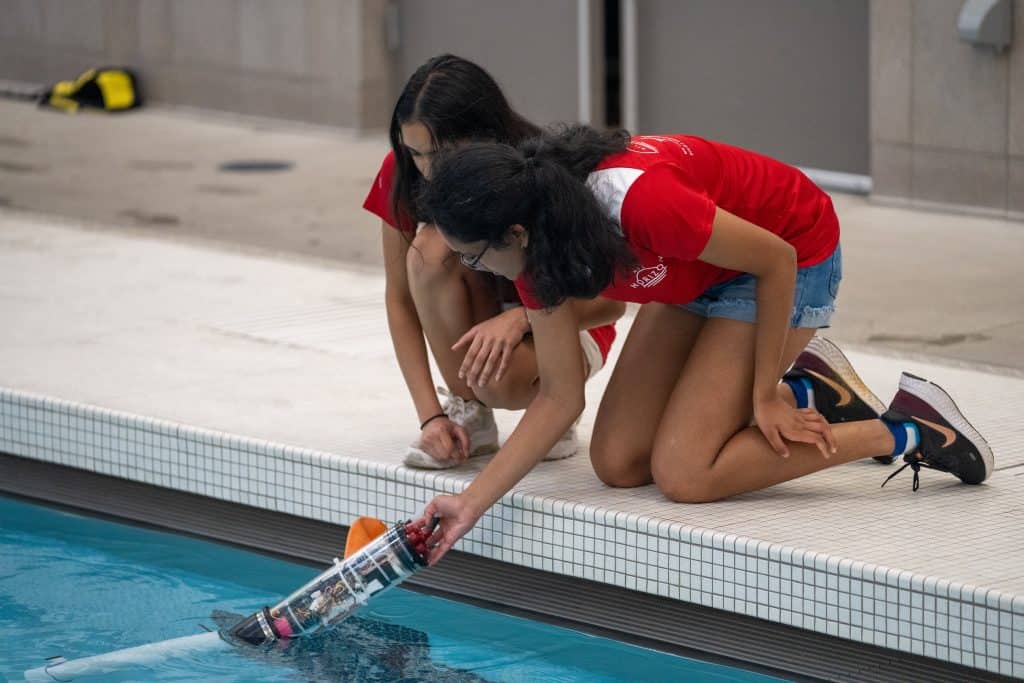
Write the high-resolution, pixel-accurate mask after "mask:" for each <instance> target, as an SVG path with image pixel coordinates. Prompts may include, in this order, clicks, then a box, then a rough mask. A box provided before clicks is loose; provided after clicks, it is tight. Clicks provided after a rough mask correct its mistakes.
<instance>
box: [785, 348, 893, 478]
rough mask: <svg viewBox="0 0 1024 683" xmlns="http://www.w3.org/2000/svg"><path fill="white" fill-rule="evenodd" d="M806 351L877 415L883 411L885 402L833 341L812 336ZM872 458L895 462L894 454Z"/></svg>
mask: <svg viewBox="0 0 1024 683" xmlns="http://www.w3.org/2000/svg"><path fill="white" fill-rule="evenodd" d="M808 352H810V353H811V354H812V355H815V356H817V357H818V358H820V359H821V360H822V361H824V362H825V364H826V365H828V366H829V367H830V368H832V369H833V370H835V371H836V374H837V375H839V377H840V378H841V379H842V380H843V381H844V382H846V384H847V386H849V387H850V389H851V390H852V391H853V393H854V395H856V396H857V398H858V399H860V400H861V401H863V402H864V403H866V404H867V405H868V407H869V408H871V410H873V411H875V414H876V415H877V416H878V417H881V416H882V414H883V413H885V404H884V403H882V401H881V399H879V398H878V397H877V396H875V392H873V391H871V389H868V385H866V384H864V380H862V379H861V378H860V375H858V374H857V371H856V370H854V369H853V364H852V363H850V359H849V358H847V357H846V354H845V353H843V352H842V351H841V350H840V349H839V347H838V346H836V345H835V344H834V343H833V342H831V341H830V340H828V339H826V338H825V337H812V338H811V341H810V342H809V343H808V344H807V348H806V349H804V353H808ZM874 460H875V461H876V462H880V463H882V464H883V465H891V464H892V463H894V462H896V456H894V455H877V456H875V457H874Z"/></svg>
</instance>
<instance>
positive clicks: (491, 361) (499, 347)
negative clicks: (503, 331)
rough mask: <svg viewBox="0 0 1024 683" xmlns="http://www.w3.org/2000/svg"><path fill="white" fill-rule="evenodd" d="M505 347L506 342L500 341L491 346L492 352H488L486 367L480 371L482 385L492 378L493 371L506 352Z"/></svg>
mask: <svg viewBox="0 0 1024 683" xmlns="http://www.w3.org/2000/svg"><path fill="white" fill-rule="evenodd" d="M504 349H505V342H500V341H499V342H497V343H495V345H494V346H492V347H491V349H490V353H488V354H487V361H486V362H485V363H484V368H483V370H481V371H480V386H484V385H485V384H487V382H488V381H489V380H490V378H491V373H492V372H494V368H495V366H497V365H498V364H499V363H501V357H502V354H503V353H504ZM495 379H497V378H495Z"/></svg>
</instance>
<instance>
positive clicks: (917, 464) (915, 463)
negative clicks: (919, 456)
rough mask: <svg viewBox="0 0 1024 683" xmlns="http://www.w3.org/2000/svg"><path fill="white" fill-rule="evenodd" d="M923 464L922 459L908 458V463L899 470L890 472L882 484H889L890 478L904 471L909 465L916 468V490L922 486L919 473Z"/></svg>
mask: <svg viewBox="0 0 1024 683" xmlns="http://www.w3.org/2000/svg"><path fill="white" fill-rule="evenodd" d="M921 465H922V461H920V460H908V461H907V462H906V464H905V465H903V467H901V468H899V469H898V470H896V471H895V472H893V473H892V474H890V475H889V476H888V477H886V478H885V481H883V482H882V486H885V485H886V484H888V483H889V480H890V479H892V478H893V477H895V476H896V475H897V474H899V473H900V472H902V471H903V470H905V469H907V468H908V467H909V468H911V469H913V470H914V490H915V491H916V490H917V489H918V488H920V486H921V478H920V476H919V475H918V473H919V472H920V471H921ZM880 488H881V487H880Z"/></svg>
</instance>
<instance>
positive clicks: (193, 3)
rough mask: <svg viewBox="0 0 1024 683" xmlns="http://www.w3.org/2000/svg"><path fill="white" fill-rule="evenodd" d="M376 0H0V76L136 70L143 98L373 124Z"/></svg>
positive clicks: (379, 2)
mask: <svg viewBox="0 0 1024 683" xmlns="http://www.w3.org/2000/svg"><path fill="white" fill-rule="evenodd" d="M385 10H386V0H345V1H343V2H339V1H338V0H287V1H277V0H75V1H74V2H66V1H63V0H0V78H5V79H14V80H23V81H29V82H47V83H49V82H53V81H57V80H66V79H71V78H74V77H75V76H77V75H78V74H79V73H80V72H81V71H83V70H85V69H86V68H88V67H91V66H96V65H103V64H120V65H128V66H133V67H135V68H137V69H138V70H139V72H140V74H141V76H142V80H143V86H144V89H145V92H146V94H147V95H148V96H149V97H150V98H151V99H153V100H155V101H162V102H170V103H175V104H183V105H191V106H197V107H207V108H212V109H223V110H228V111H236V112H242V113H247V114H255V115H265V116H277V117H284V118H291V119H297V120H301V121H310V122H315V123H324V124H331V125H338V126H367V125H380V124H379V122H380V120H381V118H382V117H384V116H385V113H384V112H386V111H387V110H388V108H389V107H390V102H388V101H387V100H388V99H389V98H390V93H391V89H392V86H391V84H390V82H389V81H388V79H389V77H390V70H389V63H388V55H387V52H386V42H385V41H384V40H383V37H382V34H383V26H384V16H385Z"/></svg>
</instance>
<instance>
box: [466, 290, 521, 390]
mask: <svg viewBox="0 0 1024 683" xmlns="http://www.w3.org/2000/svg"><path fill="white" fill-rule="evenodd" d="M529 331H530V323H529V321H528V320H527V319H526V313H525V310H524V309H523V307H522V306H517V307H515V308H510V309H509V310H507V311H505V312H504V313H499V314H498V315H496V316H494V317H493V318H490V319H489V320H485V321H483V322H482V323H479V324H477V325H474V326H473V327H471V328H470V329H469V331H468V332H466V334H464V335H462V338H461V339H459V341H457V342H455V345H454V346H452V350H453V351H458V350H459V349H462V348H465V349H466V357H465V358H463V359H462V367H460V368H459V377H460V378H462V379H465V380H466V384H468V385H469V386H471V387H473V386H480V387H482V386H484V385H486V384H487V383H488V382H489V381H491V379H492V378H493V379H494V381H495V382H499V381H501V378H502V376H503V375H504V374H505V371H506V370H507V369H508V364H509V361H510V360H511V358H512V351H513V350H514V349H515V348H516V347H517V346H518V345H519V342H521V341H523V337H524V336H526V333H527V332H529Z"/></svg>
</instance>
